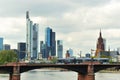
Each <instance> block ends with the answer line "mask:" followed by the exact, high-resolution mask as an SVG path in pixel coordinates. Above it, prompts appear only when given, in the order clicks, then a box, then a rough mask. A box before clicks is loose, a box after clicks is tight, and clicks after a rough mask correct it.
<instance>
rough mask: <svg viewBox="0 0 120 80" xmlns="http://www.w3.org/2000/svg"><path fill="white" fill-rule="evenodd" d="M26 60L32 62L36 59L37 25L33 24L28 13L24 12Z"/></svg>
mask: <svg viewBox="0 0 120 80" xmlns="http://www.w3.org/2000/svg"><path fill="white" fill-rule="evenodd" d="M26 26H27V34H26V58H27V59H28V60H34V59H37V58H38V24H36V23H35V24H34V23H33V22H32V21H31V20H30V18H29V12H28V11H27V12H26Z"/></svg>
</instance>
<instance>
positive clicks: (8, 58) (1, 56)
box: [0, 50, 17, 64]
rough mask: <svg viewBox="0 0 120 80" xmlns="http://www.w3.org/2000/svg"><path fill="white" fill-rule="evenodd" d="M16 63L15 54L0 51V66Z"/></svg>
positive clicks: (9, 51) (8, 51) (11, 51)
mask: <svg viewBox="0 0 120 80" xmlns="http://www.w3.org/2000/svg"><path fill="white" fill-rule="evenodd" d="M16 61H17V54H16V53H15V52H14V51H13V50H2V51H0V64H5V63H9V62H16Z"/></svg>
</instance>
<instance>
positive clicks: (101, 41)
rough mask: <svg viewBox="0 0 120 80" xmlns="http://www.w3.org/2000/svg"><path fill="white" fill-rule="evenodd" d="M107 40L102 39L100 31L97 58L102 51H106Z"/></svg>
mask: <svg viewBox="0 0 120 80" xmlns="http://www.w3.org/2000/svg"><path fill="white" fill-rule="evenodd" d="M105 42H106V41H105V39H103V38H102V33H101V31H100V34H99V38H98V41H97V47H96V53H95V56H96V57H98V55H99V53H100V52H101V51H105Z"/></svg>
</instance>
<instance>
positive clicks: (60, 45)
mask: <svg viewBox="0 0 120 80" xmlns="http://www.w3.org/2000/svg"><path fill="white" fill-rule="evenodd" d="M57 57H58V58H63V42H62V40H57Z"/></svg>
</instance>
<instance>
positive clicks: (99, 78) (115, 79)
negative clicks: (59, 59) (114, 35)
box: [0, 69, 120, 80]
mask: <svg viewBox="0 0 120 80" xmlns="http://www.w3.org/2000/svg"><path fill="white" fill-rule="evenodd" d="M119 76H120V73H95V80H120V78H119ZM0 80H9V75H8V74H0ZM21 80H77V73H76V72H72V71H62V72H59V71H58V70H54V71H53V70H47V69H39V70H32V71H29V72H25V73H22V74H21Z"/></svg>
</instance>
